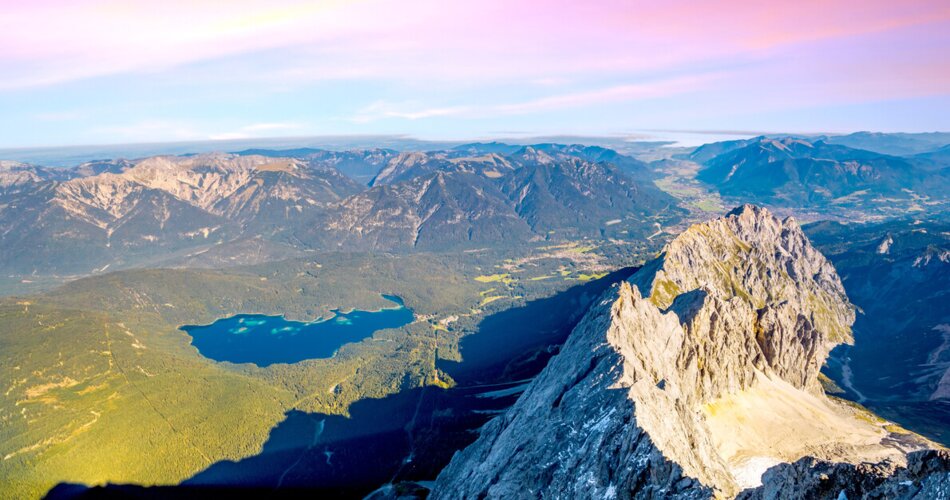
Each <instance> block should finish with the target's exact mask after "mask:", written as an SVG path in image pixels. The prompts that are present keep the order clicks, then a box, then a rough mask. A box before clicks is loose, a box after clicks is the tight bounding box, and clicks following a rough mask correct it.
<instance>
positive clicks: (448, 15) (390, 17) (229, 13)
mask: <svg viewBox="0 0 950 500" xmlns="http://www.w3.org/2000/svg"><path fill="white" fill-rule="evenodd" d="M948 29H950V2H947V1H945V0H944V1H934V0H931V1H913V0H911V1H904V2H893V1H887V2H885V1H881V0H867V1H860V2H859V1H850V0H849V1H819V0H800V1H795V2H763V1H750V0H738V1H720V2H691V1H664V2H657V1H613V0H608V1H598V2H577V1H561V0H556V1H546V2H541V1H499V0H485V1H478V2H475V1H471V2H461V1H444V0H443V1H432V0H412V1H380V0H356V1H322V2H297V1H276V2H265V1H258V0H231V1H200V0H199V1H183V0H165V1H161V2H136V1H85V2H75V1H30V2H22V1H9V0H3V5H2V9H0V70H2V72H3V74H4V75H5V76H4V78H3V79H2V80H0V99H2V94H3V93H6V94H7V95H13V94H16V95H21V96H22V95H23V94H22V93H23V92H29V91H31V90H34V89H40V88H47V89H48V88H50V87H54V88H55V87H57V86H59V87H61V88H64V89H65V88H67V87H69V86H70V85H73V84H76V82H81V81H83V80H88V79H99V80H97V81H101V82H102V83H103V85H104V86H105V87H109V85H110V80H109V79H110V78H114V79H119V78H129V77H140V78H145V77H149V78H152V79H153V80H161V81H167V82H171V83H172V84H174V85H178V86H182V85H189V84H192V83H195V84H201V83H207V80H213V79H214V78H216V76H214V75H208V74H202V72H201V71H200V70H195V69H194V67H195V65H196V64H198V65H207V66H209V67H210V66H211V65H215V64H221V65H226V67H227V68H228V71H229V72H231V73H230V74H229V75H228V81H229V82H246V83H247V85H248V86H249V88H250V86H269V87H268V88H270V89H273V90H274V91H280V90H281V89H287V88H290V89H299V88H300V87H301V86H305V85H323V84H325V83H326V82H339V84H340V85H345V84H346V82H362V83H367V84H374V85H376V86H379V87H386V88H389V89H392V88H395V87H398V88H399V89H400V91H399V92H393V93H394V94H398V97H394V96H393V95H390V94H389V93H387V94H386V95H382V94H381V95H353V96H352V106H351V108H352V110H353V113H352V115H353V123H364V124H365V123H369V122H372V121H374V120H375V119H376V118H387V119H400V118H401V119H404V120H410V121H415V120H421V119H430V118H433V117H440V116H441V117H447V116H485V115H489V114H492V113H494V114H498V115H505V114H511V113H534V112H537V111H538V110H539V109H545V110H546V109H549V108H552V107H560V108H566V107H572V106H575V105H577V106H582V105H585V104H586V103H589V102H599V103H602V102H605V101H608V102H609V101H623V102H629V101H635V100H643V99H655V98H658V97H661V96H665V95H672V94H677V93H682V92H696V91H703V90H709V91H715V92H721V91H722V90H723V89H725V88H728V87H729V86H736V85H743V84H745V85H751V84H752V83H759V82H760V83H761V85H779V86H782V87H789V88H788V95H789V96H790V98H794V99H799V100H801V101H803V102H804V101H805V100H806V99H813V100H815V102H818V103H823V102H835V100H840V102H842V103H846V102H854V101H862V100H863V101H872V100H882V99H912V98H920V97H926V96H946V94H947V92H948V89H950V56H948V53H950V47H948V46H947V41H948V35H947V34H946V33H947V32H948ZM275 51H276V52H275ZM183 68H188V69H183ZM802 72H809V74H808V75H804V76H803V75H802ZM821 72H825V74H824V75H823V76H821ZM819 76H821V77H819ZM799 78H800V81H798V80H797V79H799ZM789 79H791V81H790V80H789ZM791 84H794V85H791ZM761 85H760V87H761ZM500 87H505V89H504V91H502V90H499V88H500ZM446 89H451V90H452V91H457V95H456V96H454V97H453V96H452V95H451V94H452V91H447V90H446ZM753 90H756V91H757V92H758V93H761V92H759V91H761V88H757V89H753ZM180 92H182V91H181V90H179V93H180ZM433 95H436V96H438V97H439V99H436V100H432V99H430V97H431V96H433ZM430 101H431V102H430ZM436 101H437V102H436ZM476 108H479V109H480V111H478V110H477V109H476ZM373 110H376V111H379V113H377V114H376V115H373V113H372V112H373ZM278 118H280V117H278Z"/></svg>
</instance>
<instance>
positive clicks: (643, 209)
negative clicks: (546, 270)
mask: <svg viewBox="0 0 950 500" xmlns="http://www.w3.org/2000/svg"><path fill="white" fill-rule="evenodd" d="M535 153H537V154H539V155H543V154H544V153H539V152H532V151H530V150H526V151H525V152H524V155H523V156H522V157H521V158H520V160H521V162H522V163H523V164H524V165H525V166H523V167H522V168H520V169H517V170H515V171H514V172H512V174H511V175H508V176H506V177H504V178H502V179H499V180H500V182H501V186H502V187H501V189H502V191H503V192H504V193H505V194H506V195H507V196H508V198H509V199H510V200H511V201H512V203H514V205H515V210H516V211H517V212H518V214H519V215H520V216H521V217H522V218H523V219H524V220H526V221H527V222H528V224H529V225H530V226H531V228H532V229H533V230H534V231H535V232H539V233H547V232H554V233H562V232H565V231H568V232H570V233H571V234H572V235H587V236H590V235H596V234H597V232H598V231H600V230H602V229H603V228H604V227H605V226H604V224H605V223H608V222H610V221H618V222H619V220H621V219H625V218H629V217H639V218H645V217H648V216H650V215H651V214H656V213H660V212H663V211H664V210H665V209H668V208H670V207H672V206H673V205H674V203H673V200H672V199H671V198H670V197H669V196H668V195H666V194H665V193H662V192H660V191H659V190H658V189H656V187H655V186H653V185H652V184H642V183H637V182H636V181H634V180H633V179H631V178H630V177H628V176H627V175H625V173H624V172H622V171H621V170H620V169H619V168H618V167H616V166H614V165H613V164H611V163H605V162H597V163H594V162H591V161H588V160H583V159H579V158H571V159H566V160H560V161H526V160H525V158H526V157H531V155H533V154H535ZM647 185H648V186H649V188H647V187H645V186H647Z"/></svg>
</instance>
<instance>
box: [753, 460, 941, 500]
mask: <svg viewBox="0 0 950 500" xmlns="http://www.w3.org/2000/svg"><path fill="white" fill-rule="evenodd" d="M762 480H763V481H762V482H763V484H762V486H760V487H758V488H755V489H751V490H747V491H744V492H742V494H740V495H739V498H740V499H742V500H760V499H761V500H779V499H782V500H806V499H808V500H812V499H825V498H827V499H838V498H842V497H841V495H842V494H843V495H844V497H845V498H887V499H893V500H898V499H908V500H910V499H920V500H924V499H937V498H950V453H947V452H946V451H943V450H941V451H937V450H927V451H918V452H913V453H910V454H908V455H907V466H906V467H897V466H895V465H894V464H892V463H881V464H873V465H872V464H859V465H852V464H842V463H830V462H825V461H819V460H815V459H814V458H803V459H801V460H799V461H797V462H795V463H793V464H784V465H781V466H778V467H775V468H774V469H772V470H770V471H768V472H766V473H765V475H764V476H763V478H762Z"/></svg>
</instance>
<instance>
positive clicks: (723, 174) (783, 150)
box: [690, 137, 950, 207]
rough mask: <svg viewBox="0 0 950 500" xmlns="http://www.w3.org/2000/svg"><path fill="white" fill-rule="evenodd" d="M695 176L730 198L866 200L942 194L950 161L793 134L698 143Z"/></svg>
mask: <svg viewBox="0 0 950 500" xmlns="http://www.w3.org/2000/svg"><path fill="white" fill-rule="evenodd" d="M690 158H691V159H692V160H693V161H696V162H699V163H701V164H702V168H701V169H700V171H699V173H698V175H697V179H698V180H700V181H702V182H705V183H707V184H709V185H711V186H713V187H715V189H717V190H718V191H719V193H720V194H722V195H723V196H727V197H730V198H736V199H745V200H750V201H756V202H760V203H768V204H774V205H779V206H787V207H815V206H823V205H829V204H849V205H853V204H857V203H862V202H864V201H867V200H886V199H893V198H898V199H913V198H914V197H915V196H918V197H924V198H928V197H936V198H938V199H945V197H946V193H947V192H948V190H950V167H948V166H947V164H946V163H945V162H940V161H933V160H931V159H927V158H925V157H916V156H915V157H897V156H889V155H885V154H881V153H875V152H871V151H866V150H861V149H854V148H850V147H847V146H843V145H839V144H832V143H829V142H826V141H825V140H806V139H800V138H794V137H784V138H769V137H758V138H755V139H750V140H742V141H733V142H729V143H718V144H714V145H710V146H703V147H701V148H698V149H697V150H695V151H694V152H693V153H691V154H690Z"/></svg>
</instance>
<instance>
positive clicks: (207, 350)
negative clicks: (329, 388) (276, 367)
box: [181, 295, 413, 367]
mask: <svg viewBox="0 0 950 500" xmlns="http://www.w3.org/2000/svg"><path fill="white" fill-rule="evenodd" d="M383 298H385V299H386V300H388V301H390V302H393V303H394V304H395V306H394V307H390V308H386V309H381V310H379V311H359V310H354V311H351V312H347V313H344V312H340V311H339V310H334V311H333V312H334V313H335V316H334V317H333V318H330V319H328V320H321V321H313V322H300V321H290V320H287V319H284V317H282V316H265V315H262V314H238V315H235V316H230V317H227V318H222V319H219V320H217V321H215V322H214V323H211V324H210V325H185V326H182V327H181V330H183V331H185V332H187V333H188V334H189V335H191V338H192V340H191V344H192V345H193V346H195V347H196V348H197V349H198V352H200V353H201V355H202V356H204V357H206V358H209V359H213V360H215V361H230V362H232V363H254V364H255V365H257V366H262V367H263V366H268V365H272V364H274V363H296V362H298V361H303V360H305V359H319V358H329V357H332V356H333V354H334V353H335V352H336V351H337V349H339V348H340V347H341V346H343V345H344V344H348V343H351V342H359V341H360V340H363V339H365V338H367V337H371V336H372V335H373V333H374V332H376V331H378V330H383V329H386V328H398V327H401V326H404V325H407V324H409V323H411V322H412V320H413V314H412V310H411V309H409V308H407V307H406V306H405V305H404V304H403V301H402V299H400V298H399V297H396V296H394V295H383Z"/></svg>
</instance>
